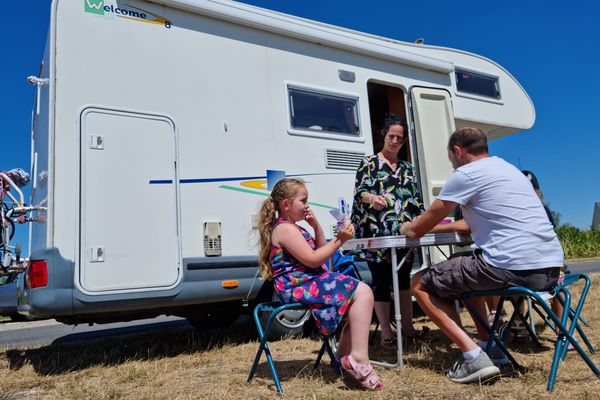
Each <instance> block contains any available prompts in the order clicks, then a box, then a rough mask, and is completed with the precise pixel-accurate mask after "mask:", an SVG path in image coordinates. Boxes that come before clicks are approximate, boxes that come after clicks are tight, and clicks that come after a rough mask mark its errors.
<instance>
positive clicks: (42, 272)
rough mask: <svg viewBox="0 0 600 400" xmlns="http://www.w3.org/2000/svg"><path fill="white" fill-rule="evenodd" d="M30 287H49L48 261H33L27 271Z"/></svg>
mask: <svg viewBox="0 0 600 400" xmlns="http://www.w3.org/2000/svg"><path fill="white" fill-rule="evenodd" d="M27 276H28V278H29V287H31V288H32V289H33V288H37V287H44V286H46V285H48V264H46V260H38V261H32V262H31V264H29V269H28V270H27Z"/></svg>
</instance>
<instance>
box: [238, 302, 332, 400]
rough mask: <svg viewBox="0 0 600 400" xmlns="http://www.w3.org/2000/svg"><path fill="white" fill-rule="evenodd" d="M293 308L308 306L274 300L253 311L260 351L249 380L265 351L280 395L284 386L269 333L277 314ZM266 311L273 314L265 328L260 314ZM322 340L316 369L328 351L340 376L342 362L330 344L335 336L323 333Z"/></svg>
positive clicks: (305, 307)
mask: <svg viewBox="0 0 600 400" xmlns="http://www.w3.org/2000/svg"><path fill="white" fill-rule="evenodd" d="M293 309H308V307H307V306H306V305H305V304H301V303H287V304H283V303H281V302H279V301H272V302H268V303H260V304H258V305H257V306H256V307H255V308H254V312H253V316H254V323H255V325H256V329H257V331H258V337H259V339H260V345H259V346H258V351H257V352H256V356H255V357H254V363H253V364H252V368H251V369H250V374H249V375H248V382H250V381H251V380H252V378H253V377H254V375H255V373H256V369H257V367H258V363H259V361H260V358H261V356H262V353H263V352H264V353H265V356H266V357H267V364H268V365H269V369H270V370H271V376H272V377H273V381H274V382H275V387H276V388H277V392H278V393H279V394H280V395H283V388H282V387H281V381H280V379H279V374H278V373H277V368H276V367H275V362H274V361H273V356H272V355H271V350H270V349H269V343H268V340H269V333H270V331H271V327H272V325H273V324H272V323H273V320H274V319H275V318H276V317H277V315H278V314H280V313H282V312H284V311H286V310H293ZM265 311H271V315H270V316H269V319H268V320H267V323H266V325H265V328H264V329H263V326H262V323H261V320H260V315H261V313H262V312H265ZM321 340H322V342H323V344H322V345H321V349H320V350H319V354H318V355H317V359H316V361H315V365H314V369H317V368H318V367H319V364H320V363H321V359H322V358H323V354H324V353H325V352H327V354H328V355H329V357H330V359H331V365H332V367H333V368H334V370H335V372H336V375H337V376H338V377H341V376H342V370H341V367H340V364H339V363H338V362H337V360H336V359H335V355H334V353H333V350H332V346H331V344H330V341H332V340H333V337H331V336H326V335H324V334H322V333H321Z"/></svg>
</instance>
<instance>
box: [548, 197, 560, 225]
mask: <svg viewBox="0 0 600 400" xmlns="http://www.w3.org/2000/svg"><path fill="white" fill-rule="evenodd" d="M545 205H546V207H548V209H549V210H550V214H551V215H552V220H553V221H554V226H555V227H556V228H558V227H560V226H561V223H560V219H561V215H560V213H559V212H558V211H556V210H553V209H552V206H550V203H545Z"/></svg>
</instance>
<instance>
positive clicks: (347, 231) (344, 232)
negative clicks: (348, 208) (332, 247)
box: [336, 222, 354, 244]
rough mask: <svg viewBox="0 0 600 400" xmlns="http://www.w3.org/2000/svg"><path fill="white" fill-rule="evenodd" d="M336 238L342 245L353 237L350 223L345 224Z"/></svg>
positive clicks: (352, 227) (352, 226) (352, 228)
mask: <svg viewBox="0 0 600 400" xmlns="http://www.w3.org/2000/svg"><path fill="white" fill-rule="evenodd" d="M336 237H337V238H338V239H339V241H340V242H342V244H344V243H345V242H346V241H348V240H350V239H352V238H353V237H354V225H352V224H351V223H350V222H346V225H344V227H343V228H342V229H341V230H340V231H339V232H338V234H337V235H336Z"/></svg>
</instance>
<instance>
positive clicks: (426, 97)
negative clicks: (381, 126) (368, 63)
mask: <svg viewBox="0 0 600 400" xmlns="http://www.w3.org/2000/svg"><path fill="white" fill-rule="evenodd" d="M411 99H412V104H413V115H414V124H415V130H416V135H417V151H418V153H417V154H418V157H419V169H420V171H419V172H420V175H421V184H422V187H423V201H424V202H425V206H426V207H427V206H428V205H430V204H431V202H433V200H435V197H436V195H437V194H439V191H440V190H441V188H442V187H443V186H444V184H445V183H446V180H447V179H448V178H449V177H450V175H451V174H452V164H450V161H449V160H448V156H447V154H448V152H447V150H446V149H447V147H448V138H449V137H450V135H451V134H452V132H454V116H453V113H452V101H451V99H450V95H449V94H448V92H446V91H445V90H439V89H430V88H420V87H418V88H413V89H412V90H411Z"/></svg>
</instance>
